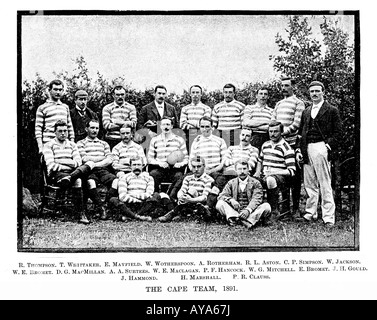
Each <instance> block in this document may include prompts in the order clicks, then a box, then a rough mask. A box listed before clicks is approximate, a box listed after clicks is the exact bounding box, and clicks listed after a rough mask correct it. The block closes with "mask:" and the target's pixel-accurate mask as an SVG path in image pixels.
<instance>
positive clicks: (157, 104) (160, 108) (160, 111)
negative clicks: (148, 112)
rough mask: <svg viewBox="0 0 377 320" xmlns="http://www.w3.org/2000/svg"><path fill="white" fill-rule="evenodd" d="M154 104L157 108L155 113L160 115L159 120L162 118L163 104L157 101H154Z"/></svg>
mask: <svg viewBox="0 0 377 320" xmlns="http://www.w3.org/2000/svg"><path fill="white" fill-rule="evenodd" d="M155 104H156V107H157V111H158V113H159V114H160V116H161V118H162V117H163V116H164V103H161V104H160V103H158V102H157V101H155Z"/></svg>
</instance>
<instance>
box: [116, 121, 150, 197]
mask: <svg viewBox="0 0 377 320" xmlns="http://www.w3.org/2000/svg"><path fill="white" fill-rule="evenodd" d="M119 133H120V138H121V140H122V141H121V142H119V143H118V144H117V145H115V146H114V148H113V150H112V154H113V157H114V159H113V163H112V166H113V168H114V170H115V173H116V179H115V180H114V182H113V186H112V188H111V189H110V191H109V199H110V198H112V197H116V196H118V179H119V178H120V177H122V176H123V175H125V174H126V173H130V172H131V165H130V159H131V158H134V157H137V156H139V157H141V159H142V161H143V166H145V165H146V163H147V158H146V157H145V154H144V150H143V147H142V146H141V145H139V144H137V143H135V142H134V141H133V137H134V129H133V127H132V125H131V124H124V125H123V126H122V127H121V128H120V130H119Z"/></svg>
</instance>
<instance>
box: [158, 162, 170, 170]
mask: <svg viewBox="0 0 377 320" xmlns="http://www.w3.org/2000/svg"><path fill="white" fill-rule="evenodd" d="M158 165H159V166H160V167H161V168H164V169H167V168H169V163H167V162H160V163H159V164H158Z"/></svg>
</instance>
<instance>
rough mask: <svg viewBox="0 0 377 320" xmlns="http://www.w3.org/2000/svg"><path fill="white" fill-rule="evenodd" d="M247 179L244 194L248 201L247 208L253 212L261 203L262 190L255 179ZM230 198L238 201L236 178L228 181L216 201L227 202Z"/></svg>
mask: <svg viewBox="0 0 377 320" xmlns="http://www.w3.org/2000/svg"><path fill="white" fill-rule="evenodd" d="M247 179H248V180H247V185H246V193H247V200H248V201H249V205H248V206H247V207H248V208H249V209H250V210H251V212H253V211H254V210H255V209H256V208H258V207H259V206H260V205H261V204H262V202H263V188H262V185H261V183H260V182H259V181H258V180H257V179H255V178H253V177H248V178H247ZM232 198H233V199H234V200H237V199H238V177H237V178H234V179H232V180H230V181H228V183H227V184H226V186H225V187H224V189H223V191H222V192H221V193H220V194H219V197H218V200H223V201H225V202H229V201H230V199H232Z"/></svg>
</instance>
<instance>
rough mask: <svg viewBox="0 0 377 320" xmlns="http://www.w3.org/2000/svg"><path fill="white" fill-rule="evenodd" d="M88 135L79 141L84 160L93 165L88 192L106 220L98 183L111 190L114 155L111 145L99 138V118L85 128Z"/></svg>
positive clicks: (87, 178)
mask: <svg viewBox="0 0 377 320" xmlns="http://www.w3.org/2000/svg"><path fill="white" fill-rule="evenodd" d="M85 130H86V132H87V137H86V138H85V139H83V140H80V141H78V142H77V148H78V150H79V153H80V156H81V159H82V162H83V163H84V164H89V166H90V167H91V170H90V172H89V173H88V175H87V177H85V178H86V180H87V193H88V197H89V198H90V199H91V200H92V201H93V203H94V205H95V206H96V209H97V210H99V211H100V212H101V214H100V218H101V219H102V220H106V218H107V214H106V210H105V207H104V203H103V201H102V199H101V197H100V195H99V193H98V190H97V186H98V184H100V183H101V184H103V185H104V186H106V187H107V190H110V188H111V186H112V183H113V181H114V179H115V175H114V174H113V173H111V172H110V170H109V169H110V168H109V167H110V166H111V163H112V161H113V155H112V153H111V152H110V146H109V144H108V143H107V142H105V141H102V140H100V139H98V132H99V122H98V120H94V119H93V120H90V121H89V122H88V123H87V124H86V128H85Z"/></svg>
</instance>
